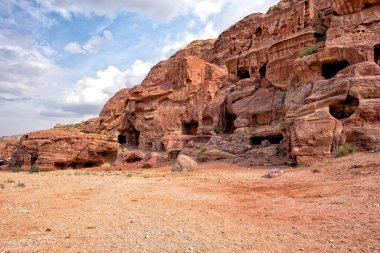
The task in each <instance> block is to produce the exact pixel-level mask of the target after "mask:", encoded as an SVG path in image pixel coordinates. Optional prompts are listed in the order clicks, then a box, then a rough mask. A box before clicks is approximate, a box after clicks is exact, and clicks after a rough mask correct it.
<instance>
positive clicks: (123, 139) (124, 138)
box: [117, 134, 127, 145]
mask: <svg viewBox="0 0 380 253" xmlns="http://www.w3.org/2000/svg"><path fill="white" fill-rule="evenodd" d="M117 142H118V143H120V144H121V145H124V144H127V136H125V135H123V134H120V135H119V136H117Z"/></svg>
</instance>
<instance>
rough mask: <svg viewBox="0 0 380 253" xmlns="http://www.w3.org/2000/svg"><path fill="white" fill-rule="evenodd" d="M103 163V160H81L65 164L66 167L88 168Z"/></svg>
mask: <svg viewBox="0 0 380 253" xmlns="http://www.w3.org/2000/svg"><path fill="white" fill-rule="evenodd" d="M102 164H103V162H102V161H80V162H72V163H70V164H69V165H68V166H67V165H65V169H66V168H67V167H69V168H71V169H74V170H75V169H86V168H94V167H100V166H101V165H102Z"/></svg>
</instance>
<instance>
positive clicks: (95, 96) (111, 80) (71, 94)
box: [43, 60, 153, 116]
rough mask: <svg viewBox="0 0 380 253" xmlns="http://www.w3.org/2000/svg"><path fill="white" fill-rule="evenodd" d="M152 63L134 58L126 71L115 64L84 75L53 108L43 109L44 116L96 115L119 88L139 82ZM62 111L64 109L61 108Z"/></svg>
mask: <svg viewBox="0 0 380 253" xmlns="http://www.w3.org/2000/svg"><path fill="white" fill-rule="evenodd" d="M152 66H153V63H152V62H144V61H141V60H136V61H135V62H134V63H133V64H132V65H131V66H130V67H129V68H128V69H127V70H125V71H121V70H119V69H118V68H117V67H115V66H109V67H107V68H106V69H104V70H100V71H98V72H97V73H96V75H95V76H94V77H84V78H82V79H80V80H79V81H77V82H76V83H75V84H74V86H73V87H71V88H70V89H67V90H66V91H65V92H64V95H62V96H61V97H60V98H59V99H58V101H60V102H57V103H56V104H55V107H56V108H57V110H56V111H54V110H52V109H51V108H50V109H49V110H48V111H45V112H43V114H44V115H45V116H48V115H50V116H57V115H59V116H64V115H71V114H69V113H67V112H72V113H77V114H87V115H96V114H98V113H99V111H100V109H101V107H102V106H103V105H104V104H105V103H106V102H107V101H108V99H110V97H111V96H113V95H114V94H115V92H117V91H118V90H120V89H122V88H125V87H132V86H134V85H137V84H139V83H140V82H141V81H142V80H143V78H144V77H145V76H146V74H147V73H148V72H149V70H150V68H151V67H152ZM62 110H63V111H62Z"/></svg>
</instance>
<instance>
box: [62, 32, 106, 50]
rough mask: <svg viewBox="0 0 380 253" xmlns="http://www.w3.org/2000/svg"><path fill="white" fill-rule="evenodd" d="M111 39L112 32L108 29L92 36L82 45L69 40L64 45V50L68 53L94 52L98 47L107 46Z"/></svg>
mask: <svg viewBox="0 0 380 253" xmlns="http://www.w3.org/2000/svg"><path fill="white" fill-rule="evenodd" d="M112 41H113V36H112V33H111V32H110V31H108V30H106V31H103V33H102V34H101V35H94V36H92V37H91V38H90V39H89V40H88V41H87V42H86V43H84V44H83V46H81V45H79V44H78V43H77V42H71V43H69V44H67V45H66V46H65V51H66V52H68V53H70V54H88V53H96V52H97V51H99V50H100V49H102V48H104V47H107V46H108V45H109V44H110V43H111V42H112Z"/></svg>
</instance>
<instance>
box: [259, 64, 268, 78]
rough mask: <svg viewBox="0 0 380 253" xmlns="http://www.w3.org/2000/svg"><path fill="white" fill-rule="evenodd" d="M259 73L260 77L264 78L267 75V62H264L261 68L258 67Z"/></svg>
mask: <svg viewBox="0 0 380 253" xmlns="http://www.w3.org/2000/svg"><path fill="white" fill-rule="evenodd" d="M259 74H260V76H261V77H262V78H265V77H266V75H267V64H266V63H265V64H264V65H263V66H261V68H260V69H259Z"/></svg>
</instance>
